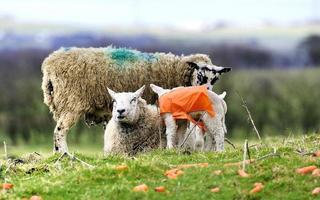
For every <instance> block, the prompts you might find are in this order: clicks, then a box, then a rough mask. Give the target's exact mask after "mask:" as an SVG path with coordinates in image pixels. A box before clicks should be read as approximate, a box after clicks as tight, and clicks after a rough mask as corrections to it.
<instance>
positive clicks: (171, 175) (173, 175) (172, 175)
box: [167, 174, 178, 179]
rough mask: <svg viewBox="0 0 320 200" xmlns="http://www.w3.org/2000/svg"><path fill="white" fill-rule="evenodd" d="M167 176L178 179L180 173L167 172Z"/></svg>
mask: <svg viewBox="0 0 320 200" xmlns="http://www.w3.org/2000/svg"><path fill="white" fill-rule="evenodd" d="M167 177H168V178H169V179H177V178H178V175H177V174H167Z"/></svg>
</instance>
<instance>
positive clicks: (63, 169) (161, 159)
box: [0, 134, 320, 200]
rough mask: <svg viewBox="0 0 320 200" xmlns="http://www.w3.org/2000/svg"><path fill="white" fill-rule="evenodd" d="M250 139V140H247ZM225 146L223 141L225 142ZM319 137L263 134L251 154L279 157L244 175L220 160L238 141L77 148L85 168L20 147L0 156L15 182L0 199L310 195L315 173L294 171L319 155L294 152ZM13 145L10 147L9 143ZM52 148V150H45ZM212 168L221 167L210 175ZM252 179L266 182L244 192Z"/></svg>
mask: <svg viewBox="0 0 320 200" xmlns="http://www.w3.org/2000/svg"><path fill="white" fill-rule="evenodd" d="M254 143H255V142H252V141H249V144H250V145H252V144H254ZM226 145H227V144H226ZM319 145H320V136H319V135H315V134H314V135H310V136H305V137H299V138H284V139H282V138H281V139H280V138H273V139H265V140H264V141H263V145H262V146H259V147H258V148H257V149H256V148H254V147H252V148H250V154H251V158H253V159H257V158H260V157H262V156H264V155H266V154H269V153H271V152H273V151H274V148H276V150H277V153H278V154H279V155H280V157H267V158H265V159H262V160H259V161H256V162H254V163H252V164H249V165H247V166H246V171H247V172H248V173H249V174H250V177H249V178H242V177H240V176H238V175H237V170H238V167H224V164H225V163H230V162H237V161H241V160H242V156H243V155H242V154H243V153H242V144H240V143H239V144H238V145H237V149H236V150H233V149H231V148H229V146H227V147H228V148H227V150H226V151H225V152H223V153H214V152H211V153H200V152H198V153H196V152H194V153H191V154H189V153H184V152H182V151H177V150H175V151H174V150H155V151H152V152H149V153H144V154H140V155H137V156H136V157H135V158H130V157H125V156H103V154H102V151H100V150H99V149H95V150H92V149H91V150H90V149H88V150H89V152H90V153H89V152H86V151H81V153H76V155H77V156H78V157H79V158H81V159H83V160H84V161H86V162H88V163H90V164H92V165H95V168H94V169H88V168H86V167H84V166H82V165H81V164H80V163H79V162H77V161H70V160H68V159H67V158H64V159H63V160H62V161H61V162H60V163H59V164H57V165H54V163H55V160H56V159H57V158H58V157H59V156H58V155H54V156H53V155H50V154H47V153H48V151H49V150H48V148H47V150H45V151H44V152H47V153H44V154H45V155H44V156H42V157H39V156H36V155H34V154H26V151H30V152H32V151H33V149H31V148H29V149H27V150H24V149H20V152H19V149H18V150H17V151H16V152H15V154H16V155H17V156H19V157H20V158H22V159H23V160H24V161H25V163H24V164H17V165H12V166H11V168H10V169H9V170H8V172H7V173H5V169H7V167H8V162H7V161H6V160H5V159H3V158H2V159H1V160H0V161H1V164H0V166H1V167H0V169H1V172H0V175H1V176H0V178H1V182H4V181H5V180H4V179H6V180H7V182H10V183H12V184H14V188H13V189H11V190H9V191H7V192H0V199H21V198H23V197H27V198H29V197H30V196H31V195H40V196H42V198H43V199H55V200H56V199H315V198H316V197H314V196H312V195H311V191H312V190H313V189H314V188H315V187H319V186H320V179H319V177H318V178H316V177H312V176H311V175H299V174H297V173H296V172H295V169H296V168H299V167H303V166H308V165H316V166H318V167H320V159H316V160H312V159H311V157H310V156H301V155H299V154H297V153H295V150H296V149H304V150H305V151H306V152H312V151H315V150H318V149H319ZM75 148H79V150H81V149H82V148H81V147H76V146H75V147H74V148H73V149H75ZM12 149H13V148H12ZM50 150H51V149H50ZM200 162H208V163H209V166H208V167H203V168H201V167H196V168H188V169H184V170H183V171H184V174H183V175H181V176H180V177H178V179H175V180H174V179H168V178H167V177H166V176H164V172H165V171H166V170H168V169H171V168H173V167H175V166H176V165H179V164H187V163H200ZM120 164H125V165H128V167H129V168H128V170H125V171H117V170H115V169H114V167H115V166H117V165H120ZM214 170H222V171H223V173H222V174H221V175H214V174H213V173H212V172H213V171H214ZM255 182H262V183H263V184H264V185H265V187H264V189H263V190H262V192H260V193H256V194H249V191H250V190H251V189H252V188H253V184H254V183H255ZM142 183H145V184H147V185H148V186H149V191H148V192H133V191H132V188H133V187H134V186H136V185H139V184H142ZM156 186H165V187H166V188H167V192H165V193H157V192H155V191H154V190H153V188H154V187H156ZM216 186H218V187H220V189H221V191H220V192H218V193H211V192H210V189H211V188H213V187H216Z"/></svg>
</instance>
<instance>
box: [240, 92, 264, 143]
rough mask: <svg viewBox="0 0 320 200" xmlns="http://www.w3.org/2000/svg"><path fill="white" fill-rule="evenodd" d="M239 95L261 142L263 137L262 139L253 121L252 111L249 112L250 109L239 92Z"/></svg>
mask: <svg viewBox="0 0 320 200" xmlns="http://www.w3.org/2000/svg"><path fill="white" fill-rule="evenodd" d="M237 94H238V96H239V97H240V99H241V101H242V107H244V108H245V109H246V111H247V113H248V116H249V119H250V122H251V124H252V126H253V129H254V131H255V132H256V134H257V136H258V139H259V141H261V137H260V134H259V131H258V129H257V127H256V125H255V123H254V121H253V119H252V116H251V113H250V110H249V108H248V106H247V103H246V102H245V100H244V99H243V98H242V96H241V95H240V93H239V92H238V91H237Z"/></svg>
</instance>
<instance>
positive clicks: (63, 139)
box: [53, 125, 68, 153]
mask: <svg viewBox="0 0 320 200" xmlns="http://www.w3.org/2000/svg"><path fill="white" fill-rule="evenodd" d="M67 131H68V129H61V126H59V125H57V126H56V128H55V129H54V136H53V137H54V138H53V140H54V141H53V145H54V150H53V151H54V152H58V153H65V152H68V145H67Z"/></svg>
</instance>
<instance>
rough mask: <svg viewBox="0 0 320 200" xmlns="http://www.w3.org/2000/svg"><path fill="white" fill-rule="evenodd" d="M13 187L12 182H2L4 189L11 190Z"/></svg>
mask: <svg viewBox="0 0 320 200" xmlns="http://www.w3.org/2000/svg"><path fill="white" fill-rule="evenodd" d="M11 188H13V184H11V183H3V184H2V189H5V190H9V189H11Z"/></svg>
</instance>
